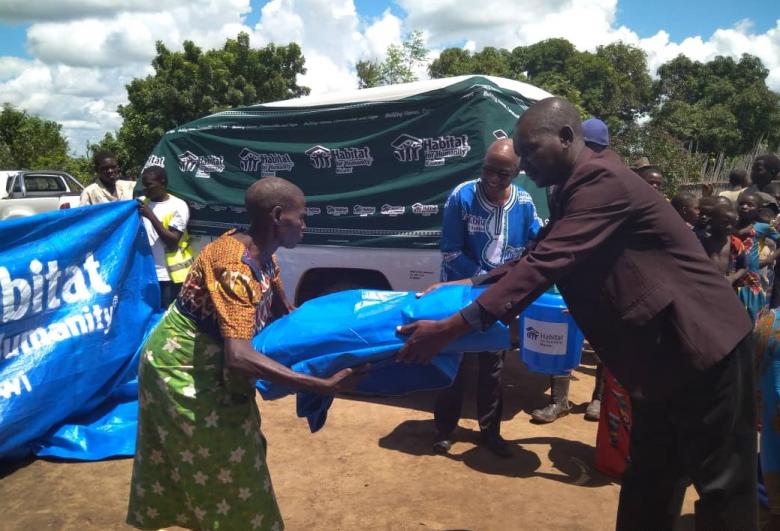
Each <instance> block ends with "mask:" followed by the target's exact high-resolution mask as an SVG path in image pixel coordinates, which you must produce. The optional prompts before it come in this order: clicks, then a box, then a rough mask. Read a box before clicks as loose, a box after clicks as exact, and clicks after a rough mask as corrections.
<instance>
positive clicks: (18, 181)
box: [5, 175, 22, 194]
mask: <svg viewBox="0 0 780 531" xmlns="http://www.w3.org/2000/svg"><path fill="white" fill-rule="evenodd" d="M11 185H13V187H14V188H13V190H11ZM5 188H6V190H5V191H6V192H9V194H10V193H11V192H13V193H18V194H20V193H22V178H21V177H20V176H18V175H17V176H16V178H13V177H10V178H9V179H8V182H7V183H6V185H5Z"/></svg>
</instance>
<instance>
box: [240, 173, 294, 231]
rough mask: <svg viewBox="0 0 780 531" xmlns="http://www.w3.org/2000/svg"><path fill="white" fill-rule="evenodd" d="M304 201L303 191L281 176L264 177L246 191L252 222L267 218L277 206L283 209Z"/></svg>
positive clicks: (247, 205) (246, 200)
mask: <svg viewBox="0 0 780 531" xmlns="http://www.w3.org/2000/svg"><path fill="white" fill-rule="evenodd" d="M303 201H304V197H303V192H302V191H301V189H300V188H298V187H297V186H295V185H294V184H293V183H291V182H290V181H287V180H285V179H281V178H279V177H263V178H262V179H260V180H259V181H255V183H254V184H252V186H250V187H249V189H248V190H247V191H246V196H245V199H244V204H245V205H246V210H247V213H248V214H249V221H250V223H252V224H255V223H256V222H260V221H262V220H263V219H264V218H267V216H268V215H269V214H271V212H272V211H273V209H274V208H275V207H277V206H279V207H281V208H282V209H283V210H286V209H288V208H291V207H292V206H294V205H296V204H298V203H301V202H303Z"/></svg>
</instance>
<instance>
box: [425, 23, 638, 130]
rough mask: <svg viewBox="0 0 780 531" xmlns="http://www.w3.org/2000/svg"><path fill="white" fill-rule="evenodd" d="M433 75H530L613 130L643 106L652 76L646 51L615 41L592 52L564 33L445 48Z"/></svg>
mask: <svg viewBox="0 0 780 531" xmlns="http://www.w3.org/2000/svg"><path fill="white" fill-rule="evenodd" d="M429 73H430V75H431V77H446V76H453V75H463V74H487V75H496V76H502V77H508V78H512V79H517V80H520V81H528V82H530V83H533V84H534V85H537V86H539V87H542V88H544V89H545V90H548V91H549V92H551V93H553V94H557V95H560V96H562V97H565V98H566V99H568V100H570V101H571V102H572V103H574V104H575V105H577V106H578V107H579V108H580V109H581V110H582V112H583V114H584V115H590V116H597V117H599V118H601V119H602V120H604V121H606V122H607V124H608V125H609V126H610V129H611V130H613V131H618V130H620V129H621V128H623V127H625V126H627V125H628V124H629V123H631V122H632V121H633V120H634V119H635V118H636V117H637V116H639V115H641V114H642V113H645V112H647V111H648V110H649V109H650V108H651V104H652V97H653V91H652V82H651V79H650V75H649V74H648V73H647V57H646V55H645V53H644V52H643V51H642V50H640V49H639V48H636V47H634V46H631V45H628V44H624V43H621V42H619V43H613V44H609V45H606V46H600V47H598V48H597V49H596V52H595V53H590V52H579V51H577V49H576V48H574V45H573V44H572V43H571V42H569V41H568V40H566V39H559V38H558V39H547V40H545V41H541V42H537V43H535V44H532V45H530V46H518V47H517V48H515V49H513V50H512V51H509V50H505V49H496V48H485V49H483V50H482V51H480V52H477V53H474V54H472V53H470V52H468V51H466V50H461V49H458V48H449V49H446V50H444V51H443V52H442V53H441V55H440V56H439V57H438V58H437V59H436V60H435V61H433V62H432V63H431V65H430V67H429Z"/></svg>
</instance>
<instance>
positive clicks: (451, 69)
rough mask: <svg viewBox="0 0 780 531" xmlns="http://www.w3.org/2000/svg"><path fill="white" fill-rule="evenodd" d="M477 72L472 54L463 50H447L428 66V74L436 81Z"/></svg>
mask: <svg viewBox="0 0 780 531" xmlns="http://www.w3.org/2000/svg"><path fill="white" fill-rule="evenodd" d="M475 70H476V69H475V68H474V66H473V59H472V57H471V52H469V51H468V50H464V49H463V48H447V49H445V50H443V51H442V52H441V54H439V57H437V58H436V59H434V60H433V61H432V62H431V64H430V65H428V74H429V75H430V76H431V77H432V78H434V79H438V78H442V77H450V76H465V75H470V74H474V73H475Z"/></svg>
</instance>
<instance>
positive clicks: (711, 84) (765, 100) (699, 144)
mask: <svg viewBox="0 0 780 531" xmlns="http://www.w3.org/2000/svg"><path fill="white" fill-rule="evenodd" d="M768 74H769V71H768V70H767V69H766V67H764V65H763V64H762V63H761V60H760V59H758V58H757V57H754V56H752V55H748V54H744V55H743V56H742V58H741V59H740V60H739V61H735V60H734V59H732V58H730V57H722V56H718V57H716V58H714V59H713V60H712V61H709V62H707V63H700V62H698V61H692V60H691V59H689V58H687V57H685V56H683V55H679V56H677V57H676V58H674V59H672V60H671V61H669V62H667V63H665V64H663V65H662V66H661V67H660V68H659V69H658V80H657V81H656V82H655V84H654V89H655V93H656V106H655V109H654V110H653V113H652V116H653V123H654V124H655V125H657V126H659V127H663V128H664V129H666V130H668V131H669V132H670V133H671V134H673V135H674V136H676V137H677V138H680V139H682V140H684V141H685V142H686V143H687V144H688V145H689V146H690V147H691V148H692V149H696V150H700V151H704V152H711V153H712V152H724V153H725V154H727V155H734V154H737V153H744V152H747V151H749V150H751V149H752V148H753V147H754V146H755V145H756V144H758V143H759V142H760V141H761V140H768V142H769V145H770V146H777V144H778V142H780V95H778V94H777V93H774V92H772V91H771V90H769V88H768V87H767V85H766V78H767V75H768Z"/></svg>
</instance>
